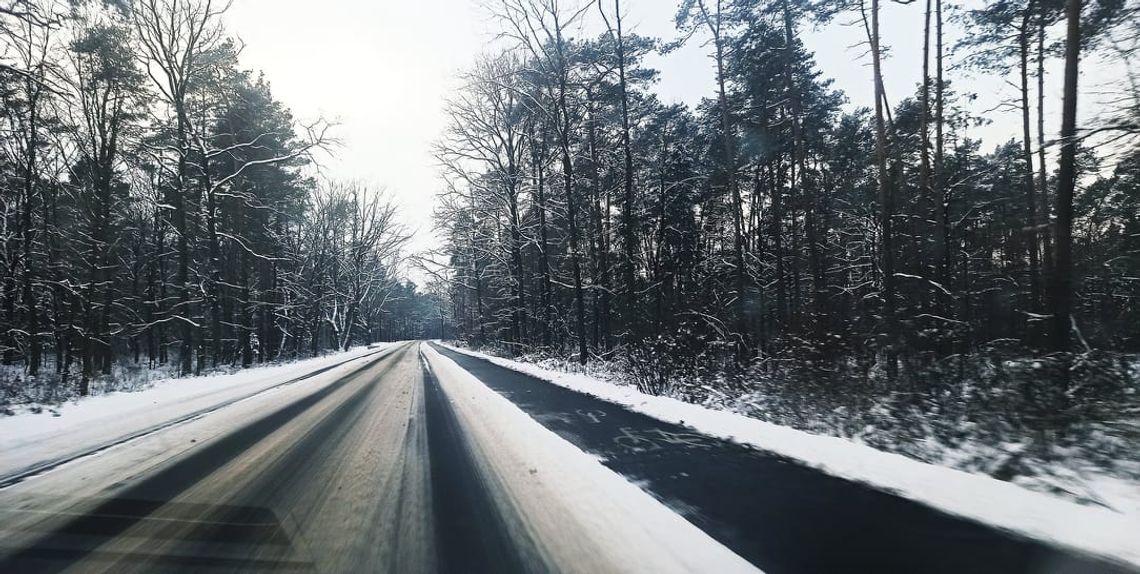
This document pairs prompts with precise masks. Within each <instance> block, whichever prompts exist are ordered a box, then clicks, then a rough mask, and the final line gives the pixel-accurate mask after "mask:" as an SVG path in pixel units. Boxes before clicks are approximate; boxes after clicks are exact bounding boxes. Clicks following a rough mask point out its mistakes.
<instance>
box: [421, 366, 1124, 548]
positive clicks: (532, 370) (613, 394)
mask: <svg viewBox="0 0 1140 574" xmlns="http://www.w3.org/2000/svg"><path fill="white" fill-rule="evenodd" d="M445 346H447V347H448V348H450V349H453V350H455V351H457V352H460V353H465V354H467V355H471V356H475V357H480V358H483V359H486V360H489V361H491V362H492V363H495V364H497V365H500V366H503V367H507V368H509V369H513V370H516V371H519V372H522V373H525V374H528V375H531V376H534V377H536V378H538V379H541V380H545V381H549V382H552V383H554V384H556V385H559V386H562V387H565V388H568V389H571V390H574V391H578V392H582V393H586V394H589V395H592V396H595V397H597V398H600V399H602V400H606V401H609V402H612V403H616V404H619V405H623V406H625V407H627V408H629V409H631V410H633V411H636V412H639V413H642V414H645V415H648V416H651V417H654V418H657V419H659V420H662V421H667V422H672V423H677V424H682V425H686V426H688V427H691V428H693V429H695V430H697V431H700V432H702V433H704V434H707V435H709V436H714V437H719V438H724V439H728V440H732V441H735V442H738V443H741V444H747V445H750V446H753V447H755V448H758V449H761V450H764V451H767V452H771V453H774V454H776V455H779V456H783V457H787V458H790V459H794V460H798V461H800V462H802V463H804V464H806V465H808V466H810V467H812V468H816V469H819V470H821V471H823V472H826V473H828V474H831V475H833V476H837V477H841V478H845V479H848V480H853V481H857V482H860V483H864V484H868V485H870V486H872V487H875V488H878V489H880V490H884V491H887V492H891V493H894V494H897V495H899V496H903V497H906V498H909V499H912V500H915V501H919V502H922V503H924V504H928V505H930V506H932V507H934V508H937V509H939V510H942V511H944V512H948V513H951V514H954V515H958V516H962V517H965V518H968V519H972V520H977V521H980V522H983V523H986V524H990V525H993V526H994V527H997V528H999V529H1003V530H1006V531H1010V532H1013V533H1017V534H1020V535H1023V536H1028V537H1030V538H1034V539H1037V540H1045V541H1049V542H1052V543H1054V544H1056V545H1059V546H1061V547H1065V548H1069V549H1072V550H1075V551H1078V552H1088V553H1092V554H1095V555H1100V556H1105V557H1109V558H1113V559H1116V560H1119V561H1123V562H1127V563H1130V564H1132V565H1134V566H1140V543H1138V541H1140V516H1137V515H1130V514H1121V513H1118V512H1113V511H1111V510H1109V509H1105V508H1097V507H1089V506H1081V505H1079V504H1076V503H1073V502H1069V501H1067V500H1063V499H1060V498H1056V497H1052V496H1049V495H1046V494H1042V493H1038V492H1034V491H1031V490H1027V489H1025V488H1022V487H1020V486H1017V485H1015V484H1012V483H1009V482H1003V481H1000V480H996V479H993V478H990V477H986V476H982V475H975V474H970V473H966V472H962V471H958V470H954V469H950V468H946V467H941V466H936V465H931V464H926V463H923V462H920V461H917V460H914V459H911V458H907V457H905V456H902V455H897V454H892V453H886V452H882V451H879V450H876V449H873V448H871V447H868V446H866V445H861V444H857V443H854V442H851V441H848V440H845V439H841V438H836V437H828V436H820V435H813V434H809V433H805V432H802V431H798V430H795V429H791V428H788V427H782V426H779V425H774V424H771V423H766V422H764V421H760V420H757V419H753V418H750V417H746V416H744V415H740V414H736V413H731V412H727V411H716V410H710V409H706V408H703V407H701V406H698V405H694V404H691V403H686V402H683V401H680V400H677V399H672V398H667V397H659V396H652V395H646V394H643V393H640V392H638V391H637V390H635V389H633V388H632V387H625V386H619V385H615V384H612V383H607V382H604V381H600V380H598V379H595V378H592V377H589V376H586V375H581V374H575V373H563V372H558V371H551V370H547V369H543V368H541V367H538V366H536V365H533V364H528V363H523V362H519V361H512V360H509V359H503V358H500V357H494V356H491V355H486V354H483V353H478V352H474V351H470V350H467V349H462V348H458V347H453V346H450V345H445ZM426 348H427V347H426V346H425V349H426ZM425 352H426V351H425ZM500 398H501V397H500ZM502 400H503V401H504V402H507V403H508V404H510V403H509V401H507V400H506V399H502ZM535 424H537V423H535Z"/></svg>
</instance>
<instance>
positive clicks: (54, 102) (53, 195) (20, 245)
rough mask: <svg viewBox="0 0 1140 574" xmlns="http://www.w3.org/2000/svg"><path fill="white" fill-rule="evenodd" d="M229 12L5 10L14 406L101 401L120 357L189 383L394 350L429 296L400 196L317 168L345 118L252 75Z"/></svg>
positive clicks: (5, 319) (0, 214)
mask: <svg viewBox="0 0 1140 574" xmlns="http://www.w3.org/2000/svg"><path fill="white" fill-rule="evenodd" d="M226 6H227V3H225V2H215V1H211V0H122V1H120V2H106V3H104V2H98V1H91V2H74V1H69V2H63V1H60V2H55V1H53V0H8V1H5V2H2V3H0V44H2V46H3V50H2V52H0V58H2V60H0V99H2V100H0V101H2V104H3V106H2V108H0V269H2V270H3V271H2V278H0V360H2V362H3V364H4V365H7V366H9V367H8V368H6V369H5V370H3V373H4V379H5V380H4V381H3V382H4V384H5V387H6V391H7V394H8V395H19V394H20V392H21V391H20V386H21V384H23V383H21V382H20V381H21V380H25V381H27V382H26V385H32V384H33V383H32V382H33V381H36V380H37V379H39V380H40V381H43V380H46V379H50V380H51V381H52V384H53V385H56V386H57V388H60V389H64V390H66V389H75V390H77V391H78V393H80V394H87V393H88V392H89V387H90V382H91V381H92V380H93V378H95V377H98V376H100V375H106V374H111V373H112V370H113V367H114V366H115V365H116V364H117V363H116V362H117V361H119V362H131V363H136V364H145V365H148V366H150V367H159V366H162V365H170V368H171V370H173V371H175V372H181V373H183V374H186V373H193V372H200V371H201V370H203V369H207V368H212V367H216V366H219V365H241V366H249V365H251V364H253V363H255V362H264V361H268V360H273V359H276V358H281V357H285V358H288V357H296V356H303V355H311V354H317V353H320V352H322V351H323V350H326V349H332V348H346V347H348V346H350V345H353V344H360V343H363V342H370V341H375V340H380V339H383V338H385V337H387V336H388V335H389V334H388V333H387V332H386V329H387V328H388V327H387V325H388V319H389V318H388V317H386V312H387V311H386V310H387V309H388V307H390V306H391V305H392V302H393V300H394V299H395V298H398V296H400V294H401V293H402V294H403V296H408V295H409V292H410V293H411V294H412V295H414V294H415V293H414V288H413V287H410V286H408V285H406V284H404V283H401V282H400V281H399V280H398V278H397V276H396V273H395V265H396V264H397V263H398V256H399V251H400V249H401V247H402V245H403V244H404V242H405V239H406V238H407V236H408V235H407V233H406V231H405V230H404V228H403V227H402V226H401V225H400V224H399V222H398V221H397V220H396V211H395V209H394V207H393V205H392V204H391V203H389V202H388V200H387V199H385V196H384V194H383V193H381V190H375V189H369V188H367V187H365V186H362V185H356V184H339V183H318V182H317V181H315V180H314V179H313V178H312V177H310V176H309V175H307V174H310V173H312V171H313V170H311V169H308V168H309V166H310V165H311V163H312V161H313V153H314V152H315V151H317V150H320V149H323V148H325V147H327V146H328V145H329V144H330V143H331V142H330V139H329V137H328V130H329V126H328V125H327V124H326V123H323V122H316V123H312V124H301V123H298V122H297V121H296V120H295V119H294V118H293V117H292V116H291V115H290V113H289V111H288V110H287V109H286V108H285V107H284V106H282V104H281V103H280V102H278V101H277V100H275V99H274V98H273V95H272V93H271V91H270V88H269V85H268V84H267V83H266V81H265V80H264V79H263V78H262V77H260V76H259V75H257V74H254V73H251V72H249V71H245V70H242V69H240V67H239V66H238V63H237V56H238V51H239V49H238V46H237V45H236V44H235V42H234V41H233V40H232V39H231V38H230V37H228V36H227V34H226V31H225V30H224V28H223V26H222V23H221V18H222V16H223V13H224V11H225V7H226ZM409 290H410V291H409ZM402 330H405V331H406V329H402ZM404 334H406V333H404ZM49 375H50V376H49ZM45 378H46V379H45Z"/></svg>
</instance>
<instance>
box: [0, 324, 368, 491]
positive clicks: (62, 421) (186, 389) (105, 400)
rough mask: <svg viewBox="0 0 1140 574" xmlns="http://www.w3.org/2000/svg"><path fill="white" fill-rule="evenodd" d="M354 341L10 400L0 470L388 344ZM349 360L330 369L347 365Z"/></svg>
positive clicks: (1, 419)
mask: <svg viewBox="0 0 1140 574" xmlns="http://www.w3.org/2000/svg"><path fill="white" fill-rule="evenodd" d="M387 345H389V344H387V343H385V344H383V345H381V346H374V347H372V348H369V347H357V348H355V349H352V350H350V351H346V352H343V353H336V354H332V355H326V356H323V357H317V358H313V359H307V360H302V361H296V362H292V363H286V364H281V365H273V366H266V367H257V368H252V369H245V370H242V371H238V372H236V373H232V374H224V375H213V376H204V377H187V378H180V379H165V380H161V381H157V382H155V383H153V384H152V385H151V386H150V387H149V388H146V389H145V390H139V391H135V392H114V393H107V394H103V395H98V396H92V397H87V398H83V399H78V400H72V401H68V402H65V403H63V404H61V405H58V406H55V407H50V408H47V409H44V408H42V407H28V406H22V407H16V409H15V414H12V415H0V477H8V476H10V475H12V474H13V473H18V472H23V471H26V470H28V469H32V468H34V467H37V466H40V465H43V464H46V463H51V462H53V461H58V460H60V459H65V458H67V457H68V456H70V455H72V454H73V453H77V452H84V451H90V450H91V449H93V448H99V447H101V446H104V445H109V444H112V443H114V442H116V441H119V440H121V439H123V438H124V437H129V436H130V435H132V434H134V433H138V432H140V431H145V430H146V429H153V428H155V427H156V426H161V425H163V424H167V423H169V422H171V421H176V420H180V419H183V418H186V417H188V416H193V415H194V414H195V413H199V412H202V411H208V410H210V409H213V408H217V407H218V406H221V405H226V404H231V403H232V402H233V401H235V400H242V399H243V398H246V397H249V396H251V395H255V394H258V393H261V392H264V391H266V390H268V389H271V388H273V387H276V386H279V385H281V384H282V383H284V382H286V381H288V380H290V379H294V378H296V377H299V376H303V375H305V374H307V373H310V372H312V371H316V370H319V369H322V368H326V367H330V366H332V365H337V364H338V363H345V361H351V360H352V359H356V358H359V357H363V356H365V355H368V354H372V353H376V352H377V351H379V350H381V349H384V348H387ZM351 368H352V362H349V363H346V364H344V365H341V366H339V367H336V369H334V370H348V369H351Z"/></svg>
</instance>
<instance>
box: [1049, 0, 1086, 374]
mask: <svg viewBox="0 0 1140 574" xmlns="http://www.w3.org/2000/svg"><path fill="white" fill-rule="evenodd" d="M1081 3H1082V2H1081V0H1067V1H1066V3H1065V17H1066V19H1067V22H1068V23H1067V31H1066V37H1065V88H1064V101H1063V102H1062V106H1061V153H1060V156H1061V157H1060V165H1059V173H1058V179H1057V208H1056V212H1057V233H1056V241H1057V244H1056V246H1055V249H1056V268H1055V269H1054V273H1053V350H1054V351H1056V352H1066V351H1068V350H1069V334H1070V332H1071V331H1072V321H1073V319H1072V315H1073V192H1074V190H1075V188H1076V186H1077V170H1076V160H1077V140H1076V135H1077V80H1078V73H1079V71H1080V58H1081Z"/></svg>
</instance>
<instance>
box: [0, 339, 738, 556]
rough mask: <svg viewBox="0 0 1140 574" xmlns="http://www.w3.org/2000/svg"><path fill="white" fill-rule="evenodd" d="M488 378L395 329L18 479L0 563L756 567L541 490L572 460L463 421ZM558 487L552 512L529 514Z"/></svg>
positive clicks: (3, 502)
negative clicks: (344, 361)
mask: <svg viewBox="0 0 1140 574" xmlns="http://www.w3.org/2000/svg"><path fill="white" fill-rule="evenodd" d="M480 387H481V385H480ZM481 392H482V393H486V394H480V393H481ZM490 394H493V393H492V392H491V391H490V390H489V389H486V388H485V387H481V388H475V389H470V388H464V387H461V386H457V383H456V382H455V381H449V380H443V379H442V378H441V377H437V376H435V374H434V371H433V369H431V368H430V367H429V366H428V365H427V362H426V360H425V359H424V358H423V357H421V353H420V352H419V345H418V344H406V345H402V346H399V347H397V348H394V349H392V350H391V351H389V352H387V353H384V354H383V355H380V356H378V357H372V358H368V359H365V360H362V361H360V363H359V366H358V367H356V368H355V369H354V370H352V371H351V372H349V373H348V374H344V375H342V374H338V375H337V376H334V377H329V376H325V377H313V378H312V379H311V380H309V381H306V382H304V383H298V384H294V385H289V386H286V387H282V388H280V389H278V390H275V391H274V392H271V393H263V394H261V395H258V396H256V397H253V398H251V399H247V400H243V401H240V402H237V403H235V404H232V405H230V406H227V407H225V408H222V409H218V410H216V411H214V412H212V413H211V414H209V415H208V416H205V417H201V418H197V419H193V420H190V421H188V422H186V423H184V424H178V425H173V426H170V427H167V428H162V429H159V430H157V431H155V432H152V433H150V434H147V435H145V436H142V437H138V438H135V439H132V440H130V441H127V442H125V443H123V444H119V445H117V446H114V447H112V448H109V449H106V450H103V451H100V452H98V453H97V454H94V455H91V456H85V457H80V458H78V459H77V460H73V461H71V462H68V463H66V464H63V465H58V466H57V467H55V468H52V469H49V470H48V471H46V472H44V473H43V474H42V475H38V476H34V477H30V478H27V479H25V480H20V481H13V484H10V485H9V486H7V487H5V488H3V489H0V572H180V571H185V572H201V571H217V572H235V571H289V572H292V571H297V572H525V571H530V572H545V571H567V572H597V571H604V570H608V571H619V570H620V571H645V572H650V571H654V572H656V571H665V572H668V571H677V572H682V571H692V570H694V569H697V568H698V567H699V565H698V563H697V562H694V560H708V561H710V563H712V564H719V565H727V570H728V571H748V570H751V569H752V566H751V565H750V564H748V563H747V562H746V561H744V560H743V559H740V558H739V557H738V556H736V555H735V554H734V553H732V552H731V551H729V550H727V549H725V548H724V547H723V546H721V545H719V544H717V543H715V541H713V540H712V539H711V538H708V537H707V536H706V535H704V534H703V533H702V532H701V531H699V530H697V529H696V528H695V527H693V526H691V525H689V524H688V523H685V522H684V521H683V520H680V519H679V518H678V519H677V520H676V522H677V523H680V524H682V525H683V528H682V529H680V530H678V529H676V528H674V529H673V530H672V531H670V533H669V534H670V535H676V534H677V532H681V533H682V534H681V537H682V538H683V539H684V541H687V540H692V541H695V542H693V544H692V545H691V547H689V548H686V544H688V542H685V543H682V544H679V545H671V544H669V545H667V543H670V542H671V540H670V539H669V537H668V536H666V535H662V534H661V533H660V532H659V531H658V530H657V529H658V528H659V527H658V526H656V525H657V524H665V523H668V522H669V521H670V517H669V516H658V517H656V518H654V517H652V516H650V517H649V523H647V524H643V523H641V522H640V520H641V519H642V518H645V517H644V516H622V515H614V514H613V513H612V511H609V512H610V515H609V516H605V515H604V513H605V512H607V511H602V513H594V514H593V515H591V513H589V512H581V511H579V510H578V509H577V508H576V507H578V506H582V505H578V504H576V503H560V502H559V501H555V500H549V498H550V497H552V496H554V495H552V494H551V488H548V487H549V485H556V487H555V488H554V490H557V489H559V488H562V487H563V486H565V485H566V484H567V483H566V482H565V479H560V478H558V476H559V475H563V476H565V475H568V474H571V473H568V472H565V471H563V470H560V469H557V468H554V466H556V465H557V464H558V462H557V461H547V462H546V463H543V462H542V461H540V460H536V457H535V456H532V455H530V454H528V453H527V452H525V450H526V449H525V448H514V447H512V446H511V444H510V442H511V440H512V438H511V437H510V436H505V437H504V436H500V437H496V436H494V434H493V433H492V434H486V433H484V435H482V436H483V438H479V435H473V432H476V431H479V429H478V428H477V427H478V426H479V425H478V422H477V421H476V420H475V419H478V418H482V417H483V415H484V414H486V413H487V411H486V410H485V409H486V408H487V407H486V405H485V404H484V403H480V402H477V400H476V399H479V398H482V399H487V398H488V397H487V396H486V395H490ZM460 408H462V409H463V411H462V413H457V410H458V409H460ZM461 415H462V416H461ZM519 416H524V417H525V415H521V413H519ZM463 417H467V418H466V419H464V418H463ZM516 428H517V427H516ZM536 428H539V427H536ZM539 430H541V429H539ZM512 432H513V431H512ZM492 441H493V442H492ZM581 456H582V458H583V459H584V460H586V461H587V462H591V461H590V460H589V459H588V457H586V455H581ZM504 457H505V458H504ZM538 458H541V456H540V457H538ZM591 464H594V465H595V466H598V465H596V463H592V462H591ZM496 465H497V466H496ZM552 465H553V466H552ZM598 468H599V469H600V468H601V467H600V466H598ZM512 469H514V470H518V469H522V472H521V475H522V476H521V477H513V478H512V477H511V476H510V475H511V473H512V472H513V470H512ZM603 470H604V469H603ZM548 474H549V476H547V475H548ZM504 479H506V480H504ZM565 488H566V489H568V490H577V491H584V490H587V487H586V486H583V485H582V484H577V485H570V486H565ZM629 488H631V489H633V490H636V488H635V487H633V486H632V485H629ZM637 493H638V494H642V493H640V491H637ZM619 494H620V493H619ZM644 496H645V498H646V500H650V501H651V499H650V498H649V497H648V495H644ZM622 497H624V498H628V496H627V495H622ZM593 498H594V500H592V501H591V504H593V505H594V506H596V507H600V508H604V509H612V508H620V507H622V505H623V504H625V502H624V501H623V500H605V498H604V496H602V497H593ZM560 504H566V505H567V507H566V508H565V509H564V510H565V511H564V512H560V513H559V516H558V519H557V520H542V519H535V517H536V516H540V515H542V514H543V510H542V507H546V508H559V505H560ZM571 506H573V507H571ZM586 506H588V505H586ZM583 507H584V506H583ZM523 510H525V511H526V513H527V514H528V516H518V514H519V513H520V512H522V511H523ZM660 512H661V513H662V514H669V515H671V514H672V513H671V512H669V511H668V510H667V509H665V508H664V507H661V511H660ZM599 517H600V518H599ZM597 520H602V521H605V522H612V523H614V524H615V525H616V527H612V526H611V527H605V528H599V525H598V524H596V523H595V521H597ZM684 528H689V529H691V533H689V532H686V531H685V530H684ZM603 531H604V532H605V535H604V537H599V539H594V536H600V535H601V533H602V532H603ZM702 538H704V539H705V540H704V541H703V542H702V541H701V539H702ZM672 542H675V540H672ZM630 548H636V550H633V551H631V550H630Z"/></svg>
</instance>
